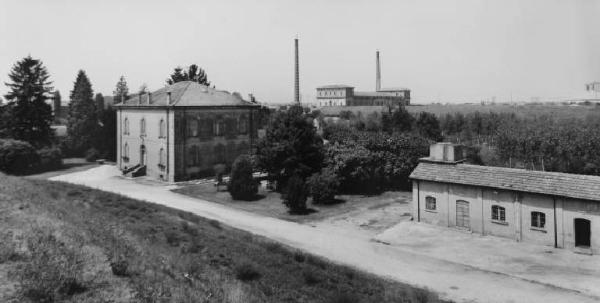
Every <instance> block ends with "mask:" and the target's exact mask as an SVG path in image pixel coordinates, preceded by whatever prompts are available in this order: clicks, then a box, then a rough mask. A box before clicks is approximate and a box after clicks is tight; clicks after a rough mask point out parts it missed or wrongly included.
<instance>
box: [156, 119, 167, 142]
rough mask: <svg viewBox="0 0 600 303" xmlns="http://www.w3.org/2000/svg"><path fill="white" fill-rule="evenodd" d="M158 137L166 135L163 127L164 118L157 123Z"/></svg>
mask: <svg viewBox="0 0 600 303" xmlns="http://www.w3.org/2000/svg"><path fill="white" fill-rule="evenodd" d="M158 137H159V138H165V137H167V130H166V128H165V120H163V119H160V122H159V123H158Z"/></svg>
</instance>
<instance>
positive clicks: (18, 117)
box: [0, 56, 53, 147]
mask: <svg viewBox="0 0 600 303" xmlns="http://www.w3.org/2000/svg"><path fill="white" fill-rule="evenodd" d="M8 77H9V78H10V82H9V83H5V84H6V85H7V86H8V87H9V92H8V94H6V95H5V96H4V97H5V98H6V101H7V105H6V106H5V108H4V110H3V111H4V114H5V117H7V118H8V119H7V121H4V123H2V126H1V127H2V128H3V129H2V130H0V133H2V134H3V135H5V136H8V137H11V138H14V139H18V140H24V141H27V142H29V143H31V144H33V145H35V146H38V147H40V146H44V145H48V144H50V143H51V141H52V137H53V132H52V129H51V128H50V124H51V123H52V107H51V106H50V105H49V104H47V103H46V100H48V99H50V98H51V92H52V87H51V86H50V85H51V84H52V82H51V81H48V79H49V78H50V75H49V74H48V70H47V69H46V67H44V65H43V63H42V61H41V60H38V59H33V58H31V56H27V57H25V58H23V59H22V60H20V61H18V62H17V63H15V65H14V66H13V68H12V70H11V71H10V73H9V74H8Z"/></svg>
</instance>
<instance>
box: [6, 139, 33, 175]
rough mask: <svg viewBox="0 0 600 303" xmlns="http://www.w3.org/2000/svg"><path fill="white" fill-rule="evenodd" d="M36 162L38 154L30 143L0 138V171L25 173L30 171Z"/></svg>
mask: <svg viewBox="0 0 600 303" xmlns="http://www.w3.org/2000/svg"><path fill="white" fill-rule="evenodd" d="M38 162H39V158H38V155H37V154H36V152H35V149H34V148H33V146H32V145H31V144H29V143H27V142H25V141H20V140H14V139H0V171H2V172H5V173H8V174H25V173H29V172H31V171H32V170H33V169H34V168H35V166H36V165H37V164H38Z"/></svg>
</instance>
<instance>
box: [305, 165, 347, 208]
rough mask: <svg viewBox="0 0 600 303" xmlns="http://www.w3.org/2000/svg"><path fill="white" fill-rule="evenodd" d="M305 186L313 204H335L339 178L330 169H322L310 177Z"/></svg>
mask: <svg viewBox="0 0 600 303" xmlns="http://www.w3.org/2000/svg"><path fill="white" fill-rule="evenodd" d="M307 185H308V187H309V190H310V195H311V196H312V199H313V203H317V204H331V203H334V202H335V194H337V190H338V187H339V185H340V181H339V177H338V175H337V174H335V172H334V171H333V170H332V169H330V168H327V167H326V168H323V169H322V170H321V172H320V173H317V174H314V175H312V176H310V178H308V180H307Z"/></svg>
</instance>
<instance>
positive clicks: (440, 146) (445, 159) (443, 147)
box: [421, 142, 465, 164]
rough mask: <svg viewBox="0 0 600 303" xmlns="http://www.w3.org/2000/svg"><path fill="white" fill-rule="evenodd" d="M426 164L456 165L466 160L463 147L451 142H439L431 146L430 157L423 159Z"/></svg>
mask: <svg viewBox="0 0 600 303" xmlns="http://www.w3.org/2000/svg"><path fill="white" fill-rule="evenodd" d="M421 160H422V161H425V162H436V163H450V164H456V163H460V162H463V161H464V160H465V157H464V152H463V146H462V145H460V144H453V143H449V142H439V143H435V144H433V145H431V146H429V157H427V158H421Z"/></svg>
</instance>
